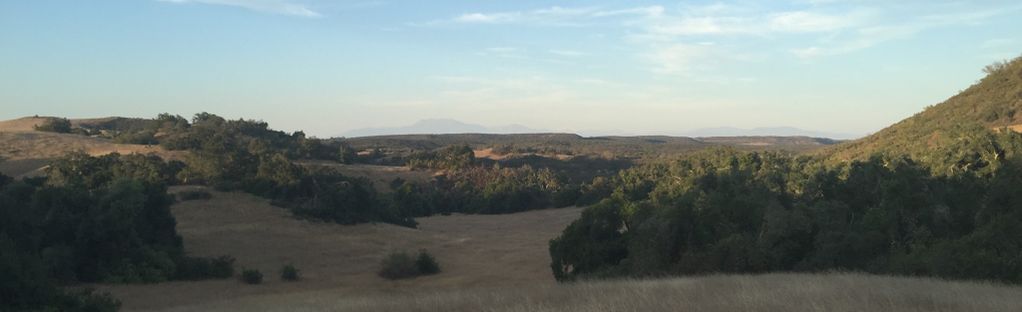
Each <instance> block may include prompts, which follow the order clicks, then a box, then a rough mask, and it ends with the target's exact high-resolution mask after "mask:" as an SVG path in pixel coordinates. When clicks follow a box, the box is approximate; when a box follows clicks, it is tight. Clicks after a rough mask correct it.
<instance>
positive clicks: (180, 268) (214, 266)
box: [175, 256, 234, 280]
mask: <svg viewBox="0 0 1022 312" xmlns="http://www.w3.org/2000/svg"><path fill="white" fill-rule="evenodd" d="M231 276H234V258H233V257H231V256H220V257H218V258H194V257H182V258H181V260H179V261H178V263H177V271H176V272H175V279H178V280H200V279H205V278H228V277H231Z"/></svg>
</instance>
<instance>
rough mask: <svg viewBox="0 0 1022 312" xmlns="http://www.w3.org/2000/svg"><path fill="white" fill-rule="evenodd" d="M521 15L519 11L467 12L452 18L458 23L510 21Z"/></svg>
mask: <svg viewBox="0 0 1022 312" xmlns="http://www.w3.org/2000/svg"><path fill="white" fill-rule="evenodd" d="M520 17H521V14H519V13H494V14H484V13H468V14H462V15H461V16H458V17H456V18H454V21H455V22H458V23H510V22H514V21H516V20H518V19H519V18H520Z"/></svg>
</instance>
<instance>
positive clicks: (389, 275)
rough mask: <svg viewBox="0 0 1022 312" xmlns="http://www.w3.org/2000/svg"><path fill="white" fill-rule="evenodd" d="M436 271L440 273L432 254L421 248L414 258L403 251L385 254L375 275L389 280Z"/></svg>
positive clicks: (430, 273)
mask: <svg viewBox="0 0 1022 312" xmlns="http://www.w3.org/2000/svg"><path fill="white" fill-rule="evenodd" d="M437 273H440V265H439V264H438V263H437V262H436V259H435V258H434V257H433V255H431V254H430V253H429V252H428V251H426V250H425V249H422V250H420V251H419V254H418V255H417V256H416V257H415V258H413V257H412V256H411V255H410V254H408V253H407V252H403V251H399V252H394V253H391V254H389V255H387V257H386V258H384V259H383V261H382V262H381V263H380V271H379V272H377V275H379V276H380V277H383V278H386V279H389V280H396V279H405V278H413V277H417V276H421V275H432V274H437Z"/></svg>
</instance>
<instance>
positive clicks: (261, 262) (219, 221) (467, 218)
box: [100, 188, 581, 311]
mask: <svg viewBox="0 0 1022 312" xmlns="http://www.w3.org/2000/svg"><path fill="white" fill-rule="evenodd" d="M180 189H181V188H174V191H177V190H180ZM211 193H212V194H213V198H212V199H210V200H208V201H187V202H182V203H179V204H176V205H174V206H173V208H172V209H173V213H174V215H175V216H176V217H177V220H178V232H179V233H180V234H181V235H182V236H183V237H184V243H185V249H186V251H187V252H188V254H190V255H195V256H219V255H223V254H229V255H232V256H234V257H235V258H237V259H238V266H239V268H240V267H246V268H254V269H259V270H261V271H262V272H263V273H264V274H265V275H266V276H267V279H266V282H264V284H262V285H258V286H250V285H244V284H242V283H240V282H239V281H237V280H235V279H230V280H215V281H200V282H170V283H162V284H155V285H107V286H102V287H100V288H101V289H103V290H108V291H111V292H112V293H113V294H114V295H115V296H116V297H118V298H120V299H121V300H123V301H124V308H125V310H126V311H137V310H159V309H164V308H171V307H180V306H188V307H189V308H188V310H208V309H210V308H211V307H213V306H216V307H222V306H231V305H232V303H233V302H236V301H245V300H253V299H258V298H272V297H274V296H282V295H294V296H297V297H306V296H311V297H319V296H329V297H338V296H351V295H373V294H376V295H379V294H402V293H413V292H420V291H425V290H429V291H433V290H442V289H447V290H457V289H465V288H476V287H506V286H522V285H552V284H554V283H555V282H554V279H553V277H552V275H551V273H550V269H549V261H550V258H549V255H548V253H547V242H548V241H549V240H550V239H552V238H554V237H556V236H557V235H558V234H559V233H560V232H561V230H563V229H564V228H565V227H566V226H567V225H568V224H569V223H570V222H571V221H573V220H575V219H576V218H577V217H578V215H579V213H580V211H581V209H579V208H564V209H550V210H539V211H531V212H525V213H518V214H511V215H452V216H437V217H429V218H420V219H418V221H419V223H420V226H419V229H410V228H403V227H398V226H393V225H388V224H362V225H354V226H342V225H337V224H332V223H319V222H310V221H303V220H297V219H294V218H292V217H290V216H289V214H288V213H287V212H286V211H285V210H284V209H281V208H278V207H273V206H271V205H269V203H268V202H267V201H266V200H263V199H261V198H257V197H254V196H250V195H246V194H238V193H223V192H215V191H211ZM420 248H426V249H429V250H430V252H432V253H433V254H434V255H435V256H436V258H437V260H438V261H439V263H440V265H441V267H442V269H443V272H441V273H440V274H438V275H434V276H427V277H419V278H416V279H412V280H404V281H387V280H384V279H382V278H379V277H377V276H376V274H375V272H376V270H377V266H378V264H379V262H380V260H381V259H383V257H384V256H385V255H386V254H387V253H389V252H391V251H395V250H407V251H415V250H418V249H420ZM287 263H293V264H294V265H295V266H297V267H298V268H299V269H300V270H301V271H302V273H303V277H304V279H303V280H302V281H300V282H293V283H292V282H282V281H280V279H279V278H278V275H277V274H278V270H279V269H280V267H281V266H282V265H284V264H287ZM284 310H286V309H284Z"/></svg>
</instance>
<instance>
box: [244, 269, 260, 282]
mask: <svg viewBox="0 0 1022 312" xmlns="http://www.w3.org/2000/svg"><path fill="white" fill-rule="evenodd" d="M241 281H242V282H245V284H250V285H256V284H261V283H262V282H263V273H262V272H259V270H255V269H243V270H241Z"/></svg>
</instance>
